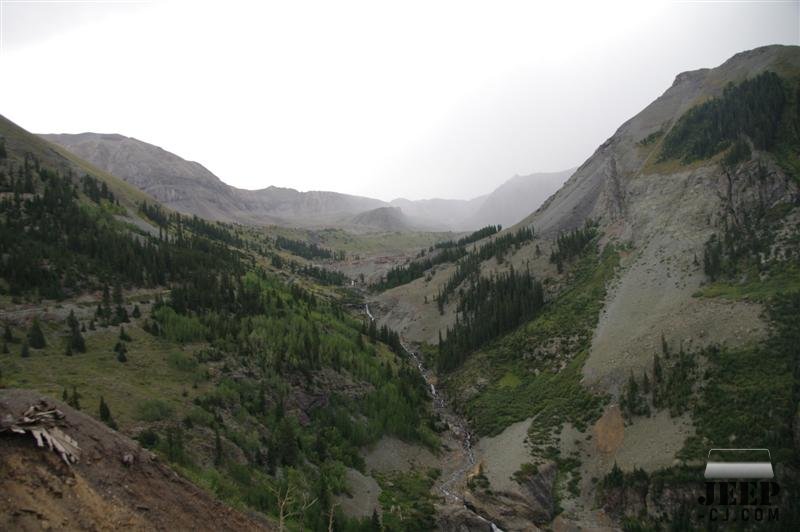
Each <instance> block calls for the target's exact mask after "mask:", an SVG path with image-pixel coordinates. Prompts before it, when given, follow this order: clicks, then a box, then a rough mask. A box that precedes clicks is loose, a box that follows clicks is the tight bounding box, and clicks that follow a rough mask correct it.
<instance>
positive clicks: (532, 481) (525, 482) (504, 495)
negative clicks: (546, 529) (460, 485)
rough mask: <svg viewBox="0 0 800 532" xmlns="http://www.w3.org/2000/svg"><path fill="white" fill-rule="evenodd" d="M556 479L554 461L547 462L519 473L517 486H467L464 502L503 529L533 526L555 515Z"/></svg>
mask: <svg viewBox="0 0 800 532" xmlns="http://www.w3.org/2000/svg"><path fill="white" fill-rule="evenodd" d="M555 482H556V465H555V464H554V463H552V462H548V463H545V464H544V465H542V466H540V467H539V468H538V469H537V470H536V471H535V472H532V473H530V474H528V475H527V476H523V477H521V478H519V477H518V479H517V485H518V487H519V488H518V489H516V490H513V491H508V490H507V491H493V490H488V489H475V490H470V491H469V492H468V493H467V495H466V496H465V498H464V502H465V504H466V505H467V507H468V508H470V509H472V510H473V511H475V513H477V514H479V515H481V516H484V517H485V518H486V519H488V520H490V521H492V522H493V523H495V524H497V526H499V527H500V528H502V529H503V530H506V531H513V530H535V529H536V526H541V525H546V524H547V523H549V522H551V521H552V520H553V518H554V517H555V507H556V505H555Z"/></svg>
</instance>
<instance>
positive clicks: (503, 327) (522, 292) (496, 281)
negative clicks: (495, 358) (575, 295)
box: [437, 267, 545, 372]
mask: <svg viewBox="0 0 800 532" xmlns="http://www.w3.org/2000/svg"><path fill="white" fill-rule="evenodd" d="M544 302H545V301H544V289H543V288H542V283H541V282H539V281H538V280H537V279H536V278H535V277H534V276H533V274H531V272H530V270H528V269H526V270H525V271H524V272H517V271H516V270H515V269H514V268H513V267H512V268H511V269H510V270H509V271H508V272H505V273H499V274H496V275H492V276H491V277H488V278H486V277H477V278H473V279H472V280H471V281H470V284H469V286H468V287H467V289H466V290H465V291H464V293H463V295H462V296H461V300H460V302H459V304H458V310H457V312H458V314H457V316H456V322H455V324H454V325H453V326H452V327H448V328H447V331H446V335H445V337H444V338H443V337H442V335H441V333H440V334H439V355H438V359H437V364H438V370H439V371H441V372H447V371H452V370H454V369H456V368H458V367H459V366H460V365H461V364H462V363H463V362H464V360H466V358H467V356H468V355H469V354H470V353H471V352H472V351H474V350H475V349H478V348H479V347H481V346H483V345H485V344H486V343H488V342H490V341H491V340H493V339H495V338H497V337H499V336H501V335H503V334H505V333H507V332H509V331H511V330H513V329H514V328H516V327H517V326H519V325H521V324H522V323H524V322H526V321H528V320H530V319H532V318H533V317H534V316H536V314H537V313H538V312H539V311H540V310H541V309H542V307H543V306H544Z"/></svg>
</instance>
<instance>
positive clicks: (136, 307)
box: [132, 305, 142, 318]
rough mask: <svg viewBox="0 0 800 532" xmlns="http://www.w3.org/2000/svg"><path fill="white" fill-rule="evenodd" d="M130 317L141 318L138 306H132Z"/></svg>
mask: <svg viewBox="0 0 800 532" xmlns="http://www.w3.org/2000/svg"><path fill="white" fill-rule="evenodd" d="M132 316H133V317H134V318H140V317H141V316H142V312H141V311H140V310H139V305H134V306H133V314H132Z"/></svg>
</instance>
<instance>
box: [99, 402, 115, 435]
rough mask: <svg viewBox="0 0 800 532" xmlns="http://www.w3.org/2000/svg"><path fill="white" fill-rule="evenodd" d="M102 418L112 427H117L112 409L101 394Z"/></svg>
mask: <svg viewBox="0 0 800 532" xmlns="http://www.w3.org/2000/svg"><path fill="white" fill-rule="evenodd" d="M100 420H101V421H102V422H103V423H105V424H106V425H108V426H109V427H111V428H112V429H114V430H116V429H117V422H116V421H114V417H113V416H112V415H111V409H110V408H109V407H108V404H107V403H106V402H105V399H103V396H102V395H101V396H100Z"/></svg>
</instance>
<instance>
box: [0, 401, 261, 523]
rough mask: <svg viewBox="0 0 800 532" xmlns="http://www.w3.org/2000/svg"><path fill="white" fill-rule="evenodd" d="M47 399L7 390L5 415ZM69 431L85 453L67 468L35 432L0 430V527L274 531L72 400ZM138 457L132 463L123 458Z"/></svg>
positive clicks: (1, 405) (1, 408) (2, 404)
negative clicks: (78, 408) (75, 406)
mask: <svg viewBox="0 0 800 532" xmlns="http://www.w3.org/2000/svg"><path fill="white" fill-rule="evenodd" d="M40 399H43V397H42V396H41V395H39V394H38V393H36V392H33V391H30V390H0V418H2V417H3V416H5V415H7V414H10V415H12V416H14V417H17V416H19V415H20V414H21V413H22V412H23V411H24V410H25V409H26V408H27V407H28V406H30V405H32V404H34V403H36V402H37V401H39V400H40ZM46 401H47V402H48V403H49V404H51V405H54V406H56V407H57V408H58V409H59V410H61V411H62V412H63V413H64V415H65V419H64V425H63V427H62V429H63V430H64V432H65V433H67V434H68V435H70V436H71V437H72V438H74V439H76V440H77V441H78V445H79V446H80V448H81V459H80V462H79V463H78V464H75V465H72V466H68V465H67V464H66V463H65V462H64V461H63V460H62V459H61V457H60V456H59V455H58V454H56V453H55V452H53V451H50V450H49V449H47V448H40V447H37V446H36V441H35V440H34V438H33V437H32V436H30V435H29V434H25V435H16V434H15V435H12V434H8V433H4V434H2V435H0V530H42V529H51V528H52V529H60V530H119V529H127V530H273V529H274V528H275V527H273V526H271V524H270V523H269V522H268V521H266V520H265V519H263V518H261V517H259V516H249V515H245V514H243V513H241V512H239V511H237V510H234V509H232V508H230V507H228V506H226V505H224V504H223V503H221V502H219V501H217V500H215V499H214V498H213V497H212V496H211V495H209V494H208V493H206V492H204V491H202V490H201V489H200V488H198V487H197V486H195V485H194V484H192V483H191V482H189V481H187V480H186V479H184V478H183V477H181V476H180V475H178V474H177V473H176V472H175V471H173V470H172V469H171V468H170V467H168V466H167V465H166V464H164V463H162V462H161V461H160V460H159V459H158V458H157V457H156V456H155V455H153V454H152V453H151V452H150V451H148V450H146V449H143V448H142V447H141V446H140V445H139V444H138V443H136V442H135V441H133V440H131V439H130V438H128V437H126V436H123V435H122V434H119V433H117V432H115V431H113V430H111V429H109V428H108V427H106V426H105V425H104V424H102V423H100V422H98V421H96V420H94V419H92V418H91V417H89V416H87V415H86V414H82V413H81V412H79V411H76V410H74V409H72V408H70V407H68V406H66V405H65V404H63V403H61V402H59V401H54V400H52V399H46ZM126 455H129V456H128V462H130V457H132V458H133V462H132V463H130V465H126V464H125V463H124V462H123V459H124V457H125V456H126Z"/></svg>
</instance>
